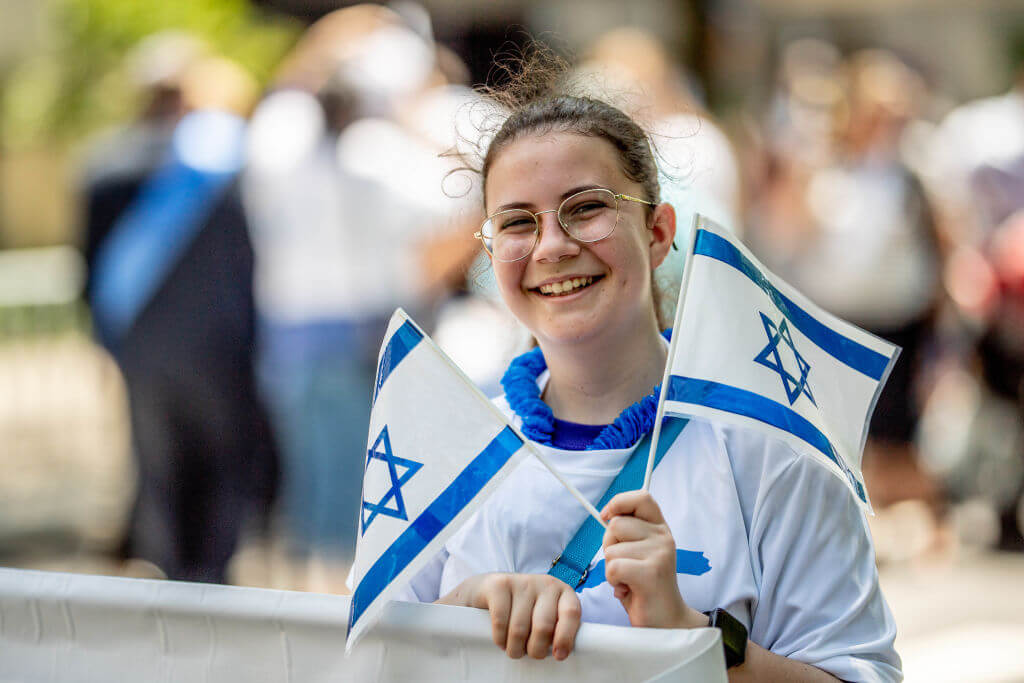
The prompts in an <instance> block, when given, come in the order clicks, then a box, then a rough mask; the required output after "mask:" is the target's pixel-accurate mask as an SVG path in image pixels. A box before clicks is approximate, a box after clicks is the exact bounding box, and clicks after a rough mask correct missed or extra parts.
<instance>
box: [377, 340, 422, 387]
mask: <svg viewBox="0 0 1024 683" xmlns="http://www.w3.org/2000/svg"><path fill="white" fill-rule="evenodd" d="M421 339H423V333H422V332H420V331H419V330H418V329H416V326H415V325H413V324H412V321H411V320H406V321H405V322H404V323H403V324H402V326H401V327H399V328H398V329H397V330H395V333H394V334H393V335H391V339H389V340H388V344H387V346H385V347H384V353H382V354H381V356H380V364H379V365H378V366H377V382H376V384H375V385H374V387H373V402H374V403H376V402H377V394H379V393H380V388H381V387H382V386H384V382H386V381H387V379H388V376H389V375H390V374H391V373H392V372H394V371H395V368H397V367H398V364H399V363H401V362H402V360H403V359H404V358H405V357H406V356H408V355H409V352H410V351H412V350H413V349H414V348H415V347H416V345H417V344H419V343H420V340H421Z"/></svg>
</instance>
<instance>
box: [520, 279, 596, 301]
mask: <svg viewBox="0 0 1024 683" xmlns="http://www.w3.org/2000/svg"><path fill="white" fill-rule="evenodd" d="M603 278H604V275H590V276H587V277H574V278H570V279H568V280H562V281H561V282H553V283H551V284H547V285H541V286H540V287H534V288H533V289H532V290H530V291H533V292H537V293H538V294H540V295H541V296H546V297H559V296H568V295H569V294H574V293H576V292H578V291H580V290H581V289H586V288H587V287H589V286H590V285H592V284H594V283H595V282H597V281H598V280H601V279H603Z"/></svg>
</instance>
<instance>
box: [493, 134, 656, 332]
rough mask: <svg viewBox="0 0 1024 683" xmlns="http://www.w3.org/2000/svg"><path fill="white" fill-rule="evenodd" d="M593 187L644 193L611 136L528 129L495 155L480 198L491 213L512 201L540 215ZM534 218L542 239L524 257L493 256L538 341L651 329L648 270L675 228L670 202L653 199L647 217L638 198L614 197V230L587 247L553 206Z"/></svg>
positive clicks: (517, 311) (509, 300) (505, 294)
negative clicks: (628, 172)
mask: <svg viewBox="0 0 1024 683" xmlns="http://www.w3.org/2000/svg"><path fill="white" fill-rule="evenodd" d="M595 187H600V188H605V189H609V190H611V191H613V192H616V193H624V194H629V195H632V196H634V197H642V196H643V188H642V187H641V186H640V185H639V184H638V183H636V182H633V181H631V180H629V179H628V178H627V177H626V176H625V174H624V173H623V172H622V168H621V166H620V161H619V157H618V153H617V152H616V150H615V148H614V147H612V145H611V143H609V142H608V141H607V140H604V139H602V138H594V137H587V136H583V135H577V134H574V133H552V134H547V135H529V136H526V137H523V138H521V139H519V140H517V141H515V142H513V143H511V144H510V145H508V146H507V147H506V148H505V149H503V150H502V151H501V152H500V153H499V154H498V156H497V158H496V159H495V160H494V161H493V163H492V165H491V167H490V171H489V173H488V176H487V191H486V196H485V198H484V199H485V204H486V210H487V213H488V214H489V215H490V214H493V213H495V212H497V211H501V210H502V209H508V208H525V209H529V210H530V211H533V212H535V213H536V212H539V211H545V210H548V209H555V208H557V207H558V205H559V204H560V203H561V202H562V200H563V199H565V198H566V197H568V196H569V195H571V194H574V193H576V192H579V191H580V190H584V189H589V188H595ZM540 219H541V234H540V238H539V239H538V241H537V245H536V246H535V247H534V250H533V252H532V253H531V254H530V255H529V256H527V257H526V258H524V259H521V260H519V261H515V262H512V263H502V262H500V261H497V260H492V266H493V268H494V274H495V279H496V280H497V283H498V288H499V290H500V291H501V294H502V298H503V299H504V300H505V303H506V304H507V305H508V307H509V309H510V310H511V311H512V313H513V315H515V316H516V318H518V319H519V321H520V322H522V323H523V324H524V325H525V326H526V327H527V328H528V329H529V330H530V331H531V332H532V333H533V335H534V336H535V337H537V339H538V341H540V342H541V343H542V344H543V343H554V344H565V343H568V344H572V343H579V342H582V341H587V340H590V339H592V338H594V337H596V336H597V335H601V334H605V335H622V334H636V333H640V332H642V331H644V330H645V326H646V327H651V326H653V328H654V330H655V332H656V331H657V321H656V318H655V315H654V302H653V298H652V292H651V271H652V269H653V268H654V267H656V266H657V265H658V264H660V263H661V261H662V260H663V259H664V258H665V255H666V254H667V253H668V249H669V247H670V245H671V243H672V238H673V237H674V235H675V216H674V213H673V212H672V208H671V207H670V206H669V205H667V204H662V205H659V206H658V207H657V208H656V209H655V211H654V216H653V219H649V218H648V214H647V212H646V211H645V206H644V205H643V204H638V203H636V202H629V201H620V202H619V222H618V224H617V225H616V227H615V231H614V232H613V233H612V234H611V235H610V236H608V237H606V238H605V239H603V240H600V241H598V242H592V243H589V244H587V243H582V242H577V241H576V240H574V239H572V238H571V237H569V236H568V235H567V234H566V233H565V232H564V231H563V230H562V229H561V226H559V224H558V218H557V217H556V215H555V213H553V212H552V213H544V214H542V215H541V216H540ZM574 281H575V282H574ZM587 283H589V284H587ZM552 285H555V286H556V287H555V289H557V290H561V291H557V292H556V291H553V290H552Z"/></svg>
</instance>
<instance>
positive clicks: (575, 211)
mask: <svg viewBox="0 0 1024 683" xmlns="http://www.w3.org/2000/svg"><path fill="white" fill-rule="evenodd" d="M607 208H608V205H607V204H605V203H604V202H602V201H598V200H596V199H588V200H586V201H584V202H580V203H579V204H576V205H575V206H573V207H572V208H570V209H569V215H570V216H572V217H573V218H578V217H585V216H588V215H592V214H594V213H597V212H598V211H602V210H604V209H607Z"/></svg>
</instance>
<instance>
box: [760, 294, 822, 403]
mask: <svg viewBox="0 0 1024 683" xmlns="http://www.w3.org/2000/svg"><path fill="white" fill-rule="evenodd" d="M761 322H762V323H764V331H765V333H766V334H767V335H768V345H767V346H765V347H764V348H763V349H761V353H759V354H757V357H756V358H754V362H755V363H760V364H761V365H763V366H765V367H766V368H770V369H772V370H774V371H775V372H777V373H779V377H781V378H782V386H783V387H784V388H785V389H786V398H788V399H789V405H793V404H794V403H796V400H797V399H798V398H800V394H803V395H805V396H806V397H807V399H808V400H809V401H810V402H811V403H813V404H814V405H815V406H817V405H818V404H817V403H816V402H815V400H814V396H813V395H812V394H811V387H810V385H808V384H807V375H808V373H810V371H811V366H810V364H809V363H808V362H807V361H805V360H804V357H803V356H801V355H800V352H799V351H797V350H796V346H794V345H793V335H792V334H790V332H789V324H788V323H787V322H786V319H785V318H783V319H782V322H780V323H779V324H778V326H776V325H775V323H774V322H772V320H771V318H769V317H768V316H766V315H765V314H764V313H761ZM779 342H785V343H786V346H788V347H789V348H790V350H791V351H792V352H793V357H794V358H796V365H797V368H798V369H799V372H800V377H799V378H797V377H794V376H793V375H791V374H790V373H789V371H788V370H786V368H785V367H783V365H782V358H781V357H780V356H779Z"/></svg>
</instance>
